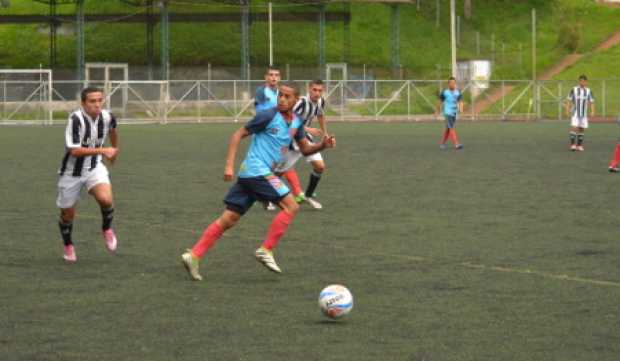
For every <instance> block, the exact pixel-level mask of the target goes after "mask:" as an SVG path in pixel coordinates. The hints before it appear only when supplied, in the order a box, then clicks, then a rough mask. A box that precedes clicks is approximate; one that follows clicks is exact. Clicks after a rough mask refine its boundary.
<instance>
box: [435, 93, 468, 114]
mask: <svg viewBox="0 0 620 361" xmlns="http://www.w3.org/2000/svg"><path fill="white" fill-rule="evenodd" d="M439 99H440V100H441V101H442V103H443V115H447V116H451V117H454V116H456V113H457V112H458V111H459V102H460V101H461V100H463V94H461V91H460V90H458V89H454V90H450V89H444V90H443V91H442V92H441V93H439Z"/></svg>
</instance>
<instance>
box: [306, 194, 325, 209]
mask: <svg viewBox="0 0 620 361" xmlns="http://www.w3.org/2000/svg"><path fill="white" fill-rule="evenodd" d="M306 202H308V204H309V205H310V206H311V207H312V208H314V209H323V205H322V204H321V203H319V202H318V201H317V200H316V199H314V198H313V197H307V198H306Z"/></svg>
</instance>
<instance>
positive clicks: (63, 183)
mask: <svg viewBox="0 0 620 361" xmlns="http://www.w3.org/2000/svg"><path fill="white" fill-rule="evenodd" d="M81 189H82V181H81V179H80V178H79V177H71V176H61V177H60V179H59V180H58V197H57V198H56V206H58V208H59V209H60V220H59V221H58V228H59V229H60V235H61V237H62V241H63V245H64V254H63V258H64V259H65V260H66V261H67V262H75V261H77V256H76V254H75V246H74V245H73V239H72V233H73V220H74V219H75V205H76V203H77V201H78V200H79V198H80V190H81Z"/></svg>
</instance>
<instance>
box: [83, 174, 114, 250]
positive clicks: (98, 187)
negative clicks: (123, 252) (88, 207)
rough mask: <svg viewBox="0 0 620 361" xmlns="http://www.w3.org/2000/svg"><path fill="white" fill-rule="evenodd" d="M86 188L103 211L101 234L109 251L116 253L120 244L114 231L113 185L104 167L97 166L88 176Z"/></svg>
mask: <svg viewBox="0 0 620 361" xmlns="http://www.w3.org/2000/svg"><path fill="white" fill-rule="evenodd" d="M85 177H86V187H87V188H88V193H90V194H91V195H92V196H93V197H94V198H95V200H96V201H97V203H98V204H99V209H100V210H101V234H102V235H103V240H104V241H105V244H106V247H107V248H108V250H109V251H111V252H114V251H115V250H116V246H117V244H118V240H117V239H116V234H115V233H114V230H113V229H112V220H113V219H114V199H113V196H112V185H111V184H110V178H109V176H108V170H107V169H106V168H105V166H103V165H99V166H97V168H95V169H94V170H92V171H90V172H89V173H88V174H87V175H86V176H85Z"/></svg>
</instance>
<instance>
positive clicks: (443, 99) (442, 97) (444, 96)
mask: <svg viewBox="0 0 620 361" xmlns="http://www.w3.org/2000/svg"><path fill="white" fill-rule="evenodd" d="M439 100H441V101H442V102H445V101H446V95H445V94H444V91H443V90H442V91H441V92H439Z"/></svg>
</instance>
